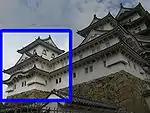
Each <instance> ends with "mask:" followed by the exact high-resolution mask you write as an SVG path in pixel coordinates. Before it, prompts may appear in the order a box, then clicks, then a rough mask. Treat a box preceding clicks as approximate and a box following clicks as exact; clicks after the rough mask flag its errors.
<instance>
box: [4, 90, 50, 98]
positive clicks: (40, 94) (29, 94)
mask: <svg viewBox="0 0 150 113" xmlns="http://www.w3.org/2000/svg"><path fill="white" fill-rule="evenodd" d="M49 93H50V92H46V91H40V90H36V89H33V90H30V91H26V92H23V93H19V94H16V95H12V96H8V97H7V98H34V99H35V98H46V97H47V95H48V94H49Z"/></svg>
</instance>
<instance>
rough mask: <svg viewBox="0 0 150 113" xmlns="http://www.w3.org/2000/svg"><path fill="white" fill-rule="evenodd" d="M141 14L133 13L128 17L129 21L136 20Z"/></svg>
mask: <svg viewBox="0 0 150 113" xmlns="http://www.w3.org/2000/svg"><path fill="white" fill-rule="evenodd" d="M140 17H141V16H140V15H139V14H138V13H135V14H133V15H132V16H131V17H130V18H131V21H134V20H137V19H138V18H140Z"/></svg>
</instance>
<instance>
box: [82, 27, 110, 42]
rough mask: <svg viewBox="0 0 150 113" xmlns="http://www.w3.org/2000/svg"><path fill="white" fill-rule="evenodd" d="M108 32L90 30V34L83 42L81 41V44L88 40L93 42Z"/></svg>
mask: <svg viewBox="0 0 150 113" xmlns="http://www.w3.org/2000/svg"><path fill="white" fill-rule="evenodd" d="M107 32H108V31H104V30H103V31H102V30H91V32H90V33H89V35H88V36H87V37H86V38H85V40H83V42H82V43H81V44H84V43H86V42H88V41H90V40H93V39H95V38H97V37H99V36H101V35H103V34H105V33H107Z"/></svg>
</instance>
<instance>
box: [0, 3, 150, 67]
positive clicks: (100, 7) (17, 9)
mask: <svg viewBox="0 0 150 113" xmlns="http://www.w3.org/2000/svg"><path fill="white" fill-rule="evenodd" d="M138 2H141V3H142V5H143V7H144V8H145V9H146V10H148V11H150V7H149V6H150V0H0V15H1V16H0V26H1V27H2V28H32V27H33V28H35V27H36V28H39V27H40V28H47V27H59V28H70V29H72V30H73V32H74V37H73V38H74V39H73V45H74V47H75V46H77V45H78V44H79V43H80V42H81V41H82V40H83V38H82V37H80V36H78V35H77V34H76V31H77V30H81V29H82V28H85V27H86V26H88V25H89V23H90V22H91V20H92V19H93V15H94V14H96V15H97V17H99V18H102V17H103V16H105V15H107V14H108V12H111V13H112V15H114V16H115V15H116V14H117V12H118V11H119V8H120V3H123V5H124V6H126V7H134V6H135V5H137V4H138ZM46 36H47V35H45V36H43V37H46ZM8 37H9V38H6V39H5V43H6V45H7V44H8V45H7V47H5V51H6V52H7V53H11V58H12V59H10V56H8V54H7V55H6V56H5V59H4V63H6V62H7V63H8V64H7V65H6V64H4V65H5V67H6V68H7V66H8V67H9V66H12V65H14V64H15V63H16V59H17V58H19V55H18V54H17V53H16V49H19V48H20V47H22V46H24V45H26V44H28V43H29V42H31V41H33V40H34V39H35V37H36V36H35V35H34V36H33V37H32V36H31V37H30V36H28V37H26V36H21V37H18V36H11V37H10V36H8ZM15 38H16V39H15ZM59 41H61V42H63V40H60V38H59V39H56V40H55V42H57V43H59ZM60 46H61V43H60ZM7 58H8V59H7ZM13 59H15V60H13ZM5 61H6V62H5Z"/></svg>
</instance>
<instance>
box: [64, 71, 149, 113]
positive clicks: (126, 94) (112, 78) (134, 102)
mask: <svg viewBox="0 0 150 113" xmlns="http://www.w3.org/2000/svg"><path fill="white" fill-rule="evenodd" d="M91 76H92V75H91ZM146 89H147V84H146V82H145V81H143V80H141V79H139V78H137V77H135V76H133V75H131V74H129V73H127V72H125V71H120V72H117V73H114V74H111V75H108V76H105V77H101V78H99V79H95V80H92V81H89V82H85V83H82V84H79V85H75V86H73V94H74V95H78V96H81V97H84V98H89V99H92V100H99V101H104V102H107V103H112V104H116V105H118V106H120V107H123V108H127V109H128V111H131V112H134V113H150V111H149V108H148V105H147V103H146V101H145V99H144V97H143V96H142V94H143V91H145V90H146ZM63 90H64V89H63Z"/></svg>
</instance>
